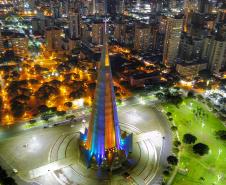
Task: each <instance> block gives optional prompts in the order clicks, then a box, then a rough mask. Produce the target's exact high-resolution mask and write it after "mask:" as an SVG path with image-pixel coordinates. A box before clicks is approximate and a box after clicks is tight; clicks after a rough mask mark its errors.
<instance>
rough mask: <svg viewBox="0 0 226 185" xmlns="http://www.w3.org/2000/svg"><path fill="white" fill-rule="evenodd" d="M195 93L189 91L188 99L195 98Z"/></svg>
mask: <svg viewBox="0 0 226 185" xmlns="http://www.w3.org/2000/svg"><path fill="white" fill-rule="evenodd" d="M194 95H195V94H194V91H189V92H188V94H187V97H189V98H193V97H194Z"/></svg>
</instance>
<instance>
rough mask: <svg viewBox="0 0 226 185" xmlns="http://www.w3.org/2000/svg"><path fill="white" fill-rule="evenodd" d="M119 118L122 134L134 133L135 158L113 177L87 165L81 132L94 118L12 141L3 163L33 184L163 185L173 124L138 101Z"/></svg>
mask: <svg viewBox="0 0 226 185" xmlns="http://www.w3.org/2000/svg"><path fill="white" fill-rule="evenodd" d="M118 114H119V121H120V127H121V129H122V130H123V131H126V132H128V133H133V152H132V153H131V154H130V155H129V158H128V164H126V165H125V166H124V165H123V167H122V168H121V169H119V170H116V171H113V172H111V173H110V172H103V171H98V170H94V169H92V168H90V169H87V167H86V166H85V164H84V161H83V157H82V156H81V153H80V150H79V132H80V131H82V130H84V127H85V126H87V124H88V122H89V120H88V118H89V115H87V116H86V123H80V122H76V123H71V124H67V125H62V126H56V127H52V128H46V129H44V128H36V129H31V130H28V131H26V132H21V133H18V134H16V135H14V136H12V137H8V138H6V139H4V140H2V141H1V142H0V157H1V158H2V159H3V160H4V161H6V163H7V165H8V167H9V168H12V169H13V168H15V169H17V170H18V174H16V175H17V176H18V177H19V178H20V179H22V180H23V181H24V183H25V182H26V183H27V184H40V185H53V184H54V185H74V184H84V185H93V184H115V185H119V184H123V185H124V184H140V185H142V184H158V182H160V181H161V172H162V169H163V167H164V166H165V165H166V157H167V156H168V155H169V154H170V152H171V135H170V134H169V133H170V129H169V127H168V123H167V120H166V119H165V118H164V117H163V116H162V114H161V112H159V111H158V110H157V109H156V108H155V107H154V106H151V105H142V104H139V103H134V102H133V101H128V102H126V104H125V105H124V106H121V107H119V108H118ZM125 172H127V173H128V174H129V178H125V175H123V174H124V173H125ZM24 183H21V184H23V185H24Z"/></svg>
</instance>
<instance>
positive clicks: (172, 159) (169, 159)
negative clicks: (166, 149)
mask: <svg viewBox="0 0 226 185" xmlns="http://www.w3.org/2000/svg"><path fill="white" fill-rule="evenodd" d="M167 162H168V163H169V164H171V165H177V163H178V159H177V157H176V156H174V155H170V156H168V157H167Z"/></svg>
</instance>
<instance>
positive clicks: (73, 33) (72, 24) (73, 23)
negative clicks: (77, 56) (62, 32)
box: [69, 13, 80, 38]
mask: <svg viewBox="0 0 226 185" xmlns="http://www.w3.org/2000/svg"><path fill="white" fill-rule="evenodd" d="M69 35H70V38H78V37H79V36H80V25H79V13H70V15H69Z"/></svg>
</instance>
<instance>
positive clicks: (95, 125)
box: [81, 20, 132, 166]
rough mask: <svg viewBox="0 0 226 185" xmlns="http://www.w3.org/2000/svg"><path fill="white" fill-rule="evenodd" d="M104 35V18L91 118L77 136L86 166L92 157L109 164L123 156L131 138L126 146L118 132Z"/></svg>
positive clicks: (126, 151)
mask: <svg viewBox="0 0 226 185" xmlns="http://www.w3.org/2000/svg"><path fill="white" fill-rule="evenodd" d="M107 38H108V34H107V20H105V31H104V43H103V48H102V54H101V61H100V66H99V70H98V78H97V84H96V90H95V99H94V103H93V107H92V113H91V119H90V123H89V128H88V130H86V133H85V134H84V135H81V139H82V140H83V144H84V149H85V151H86V152H85V153H86V159H87V162H88V165H90V163H91V161H92V159H94V160H95V161H96V163H97V164H98V165H99V166H100V165H103V163H105V164H111V163H112V161H113V160H114V156H115V155H116V154H117V155H118V152H119V151H120V153H123V154H125V155H127V154H128V152H130V150H131V141H132V140H131V139H132V138H131V137H130V142H129V143H130V144H129V145H128V146H129V147H126V144H125V143H128V142H125V141H124V140H125V139H122V138H121V134H120V128H119V120H118V114H117V107H116V101H115V93H114V86H113V80H112V74H111V66H110V59H109V54H108V42H107ZM127 140H128V139H127ZM129 148H130V149H129Z"/></svg>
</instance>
